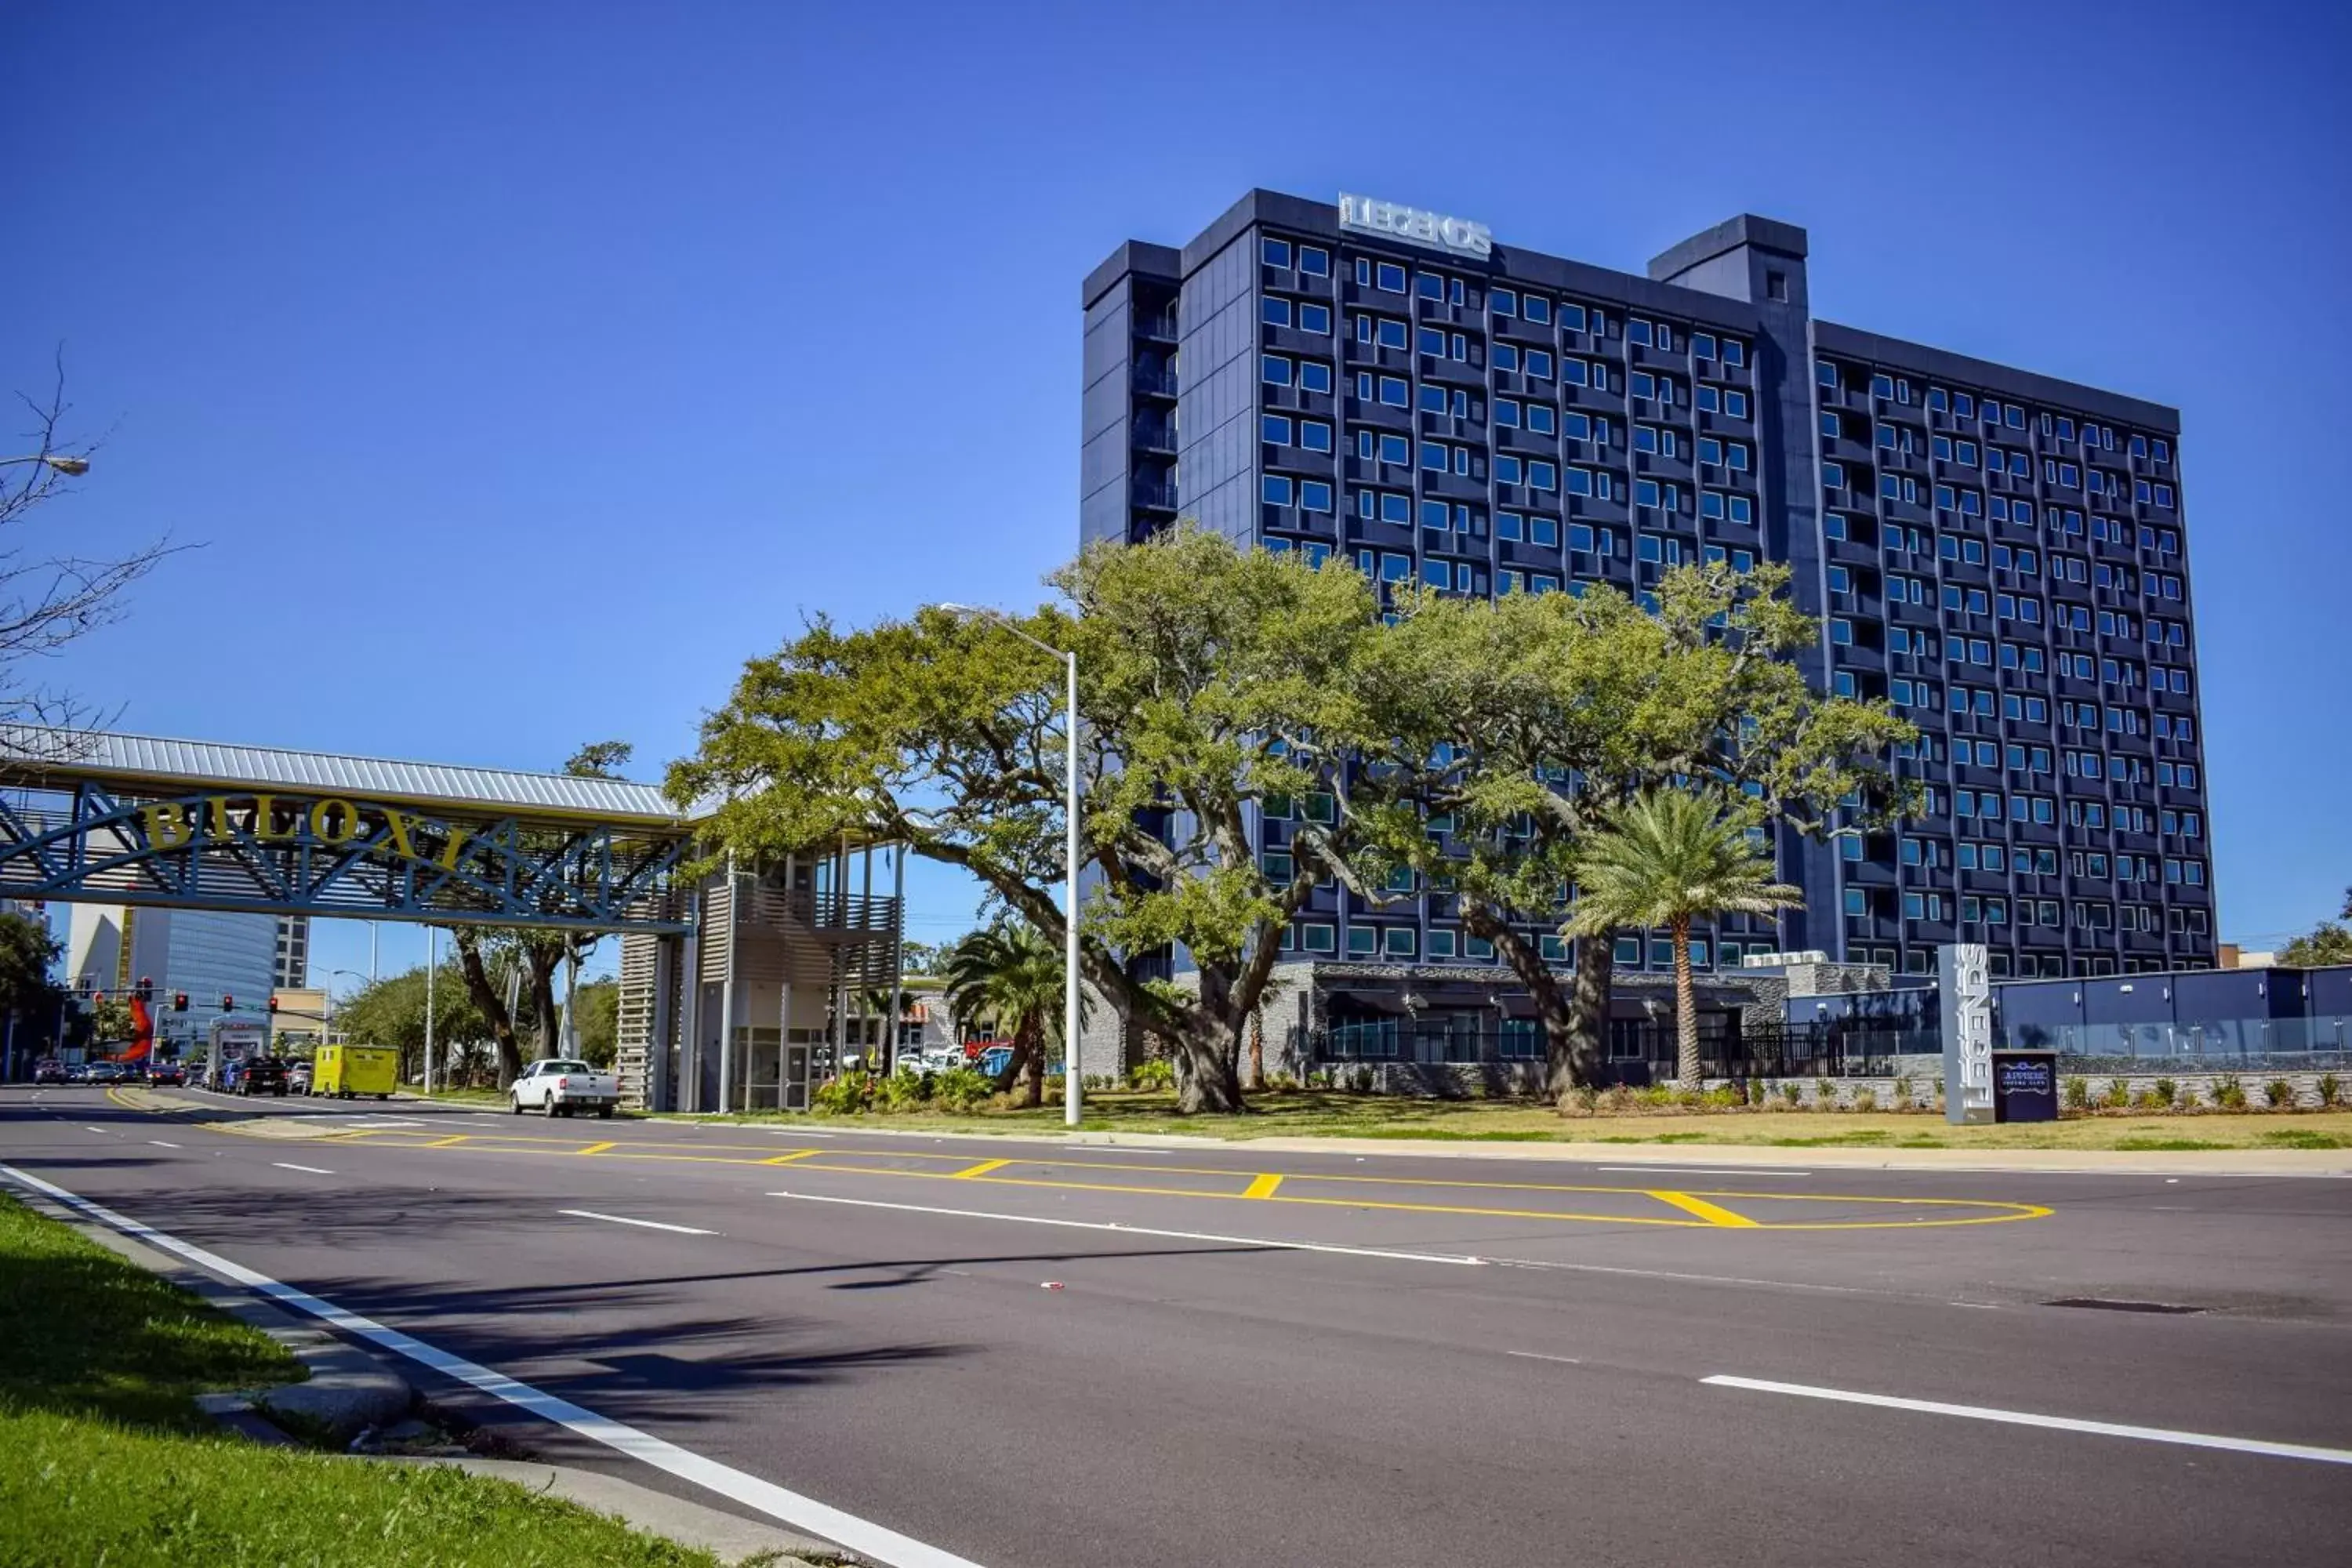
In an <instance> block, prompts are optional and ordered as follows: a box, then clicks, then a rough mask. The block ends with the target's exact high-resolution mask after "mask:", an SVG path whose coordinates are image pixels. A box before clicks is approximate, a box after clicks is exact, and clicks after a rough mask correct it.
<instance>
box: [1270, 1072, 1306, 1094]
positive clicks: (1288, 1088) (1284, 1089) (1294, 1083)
mask: <svg viewBox="0 0 2352 1568" xmlns="http://www.w3.org/2000/svg"><path fill="white" fill-rule="evenodd" d="M1265 1088H1266V1089H1271V1090H1272V1091H1273V1092H1275V1093H1276V1094H1290V1093H1293V1092H1295V1091H1296V1090H1297V1088H1298V1080H1297V1079H1295V1078H1293V1077H1291V1076H1290V1075H1289V1074H1288V1073H1286V1072H1270V1073H1268V1074H1266V1075H1265Z"/></svg>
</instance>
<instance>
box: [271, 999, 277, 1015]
mask: <svg viewBox="0 0 2352 1568" xmlns="http://www.w3.org/2000/svg"><path fill="white" fill-rule="evenodd" d="M269 1010H270V1011H271V1012H273V1013H275V1012H276V1011H278V998H277V997H275V996H272V997H271V998H270V999H269Z"/></svg>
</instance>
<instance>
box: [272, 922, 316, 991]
mask: <svg viewBox="0 0 2352 1568" xmlns="http://www.w3.org/2000/svg"><path fill="white" fill-rule="evenodd" d="M309 985H310V916H309V915H280V916H278V990H280V991H300V990H304V989H307V988H308V987H309Z"/></svg>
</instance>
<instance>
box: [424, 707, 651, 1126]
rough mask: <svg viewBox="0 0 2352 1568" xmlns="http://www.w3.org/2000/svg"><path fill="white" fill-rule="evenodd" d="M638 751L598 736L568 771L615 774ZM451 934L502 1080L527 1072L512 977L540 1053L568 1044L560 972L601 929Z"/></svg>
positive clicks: (458, 929)
mask: <svg viewBox="0 0 2352 1568" xmlns="http://www.w3.org/2000/svg"><path fill="white" fill-rule="evenodd" d="M634 751H635V747H633V746H631V745H630V744H629V743H628V742H625V741H592V742H589V743H588V744H586V745H584V746H583V747H581V748H580V749H579V750H578V751H576V752H572V756H571V757H570V759H569V760H567V761H566V762H565V763H564V764H563V771H564V772H565V773H570V774H571V775H572V777H574V778H589V779H610V778H618V777H619V776H620V774H619V773H618V772H617V770H618V769H619V768H620V767H621V766H622V764H624V763H626V762H627V761H628V760H629V757H630V754H631V753H632V752H634ZM449 933H450V939H451V941H452V942H453V944H454V945H455V946H456V948H457V973H458V974H459V975H460V976H462V977H463V979H464V980H465V983H466V994H467V997H468V998H469V999H470V1000H471V1001H472V1003H473V1005H474V1007H475V1010H476V1011H477V1012H478V1013H479V1014H480V1015H481V1017H482V1021H483V1023H484V1025H485V1026H487V1027H488V1031H489V1036H490V1041H491V1044H492V1046H493V1047H495V1048H496V1050H497V1052H498V1060H499V1088H500V1089H505V1088H507V1087H508V1086H509V1085H510V1084H512V1083H513V1082H514V1080H515V1079H517V1078H519V1077H520V1076H521V1074H522V1032H523V1029H524V1028H525V1026H526V1020H525V1018H524V1017H523V1016H520V1009H519V1008H513V1007H509V1006H508V1005H507V992H506V983H507V981H508V980H509V977H510V976H511V977H513V978H514V979H515V981H516V984H517V987H518V989H519V991H520V993H521V996H520V1001H521V1002H523V1003H525V1004H527V1005H528V1006H529V1008H530V1013H529V1026H530V1028H531V1029H532V1032H533V1033H534V1035H535V1036H536V1037H537V1043H538V1048H539V1054H540V1057H541V1059H544V1058H550V1057H552V1056H554V1055H556V1054H557V1053H558V1052H559V1051H561V1050H562V1048H563V1041H562V1030H563V1007H562V1003H561V1002H560V1001H559V1000H558V999H557V997H556V991H555V977H556V973H557V972H558V971H559V970H561V969H562V966H563V965H564V964H565V963H568V962H571V961H573V960H575V959H581V958H585V957H586V956H587V953H588V951H589V949H591V948H593V947H594V946H595V945H596V943H597V942H598V941H599V940H601V933H599V932H596V931H550V930H547V929H545V928H543V927H540V926H488V925H473V924H467V925H453V926H451V927H450V928H449Z"/></svg>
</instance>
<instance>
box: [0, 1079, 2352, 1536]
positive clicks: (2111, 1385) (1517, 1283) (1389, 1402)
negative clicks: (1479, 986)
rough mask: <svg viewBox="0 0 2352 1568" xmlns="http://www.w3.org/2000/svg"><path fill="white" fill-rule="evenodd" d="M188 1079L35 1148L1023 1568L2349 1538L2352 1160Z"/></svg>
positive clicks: (66, 1123) (894, 1521) (85, 1188)
mask: <svg viewBox="0 0 2352 1568" xmlns="http://www.w3.org/2000/svg"><path fill="white" fill-rule="evenodd" d="M164 1093H165V1094H166V1095H167V1096H168V1097H169V1098H171V1099H173V1100H176V1101H177V1102H179V1103H181V1104H184V1105H185V1106H186V1107H188V1108H189V1113H188V1114H186V1115H166V1114H158V1113H154V1112H150V1111H141V1110H132V1109H130V1108H128V1107H126V1106H123V1105H121V1104H119V1103H116V1102H114V1101H112V1100H110V1099H109V1097H108V1096H107V1095H105V1094H104V1093H103V1092H101V1091H99V1090H95V1089H48V1090H46V1091H38V1092H36V1091H32V1090H26V1089H9V1090H0V1163H7V1164H10V1165H14V1166H16V1167H18V1168H19V1169H22V1170H25V1171H27V1172H29V1173H32V1174H35V1175H37V1176H39V1177H41V1178H42V1179H44V1180H46V1181H48V1182H51V1183H54V1184H57V1185H58V1186H61V1187H63V1188H66V1189H68V1191H71V1192H74V1193H77V1194H81V1195H82V1196H84V1197H87V1198H89V1199H92V1200H95V1201H97V1202H100V1203H102V1204H105V1205H109V1206H110V1207H112V1208H115V1209H117V1210H119V1211H121V1212H122V1213H124V1214H126V1215H131V1216H132V1217H134V1218H137V1219H139V1220H141V1221H143V1222H145V1223H147V1224H150V1225H152V1226H157V1227H158V1228H160V1229H163V1230H164V1231H167V1232H169V1233H171V1234H172V1235H174V1236H177V1237H183V1238H184V1239H186V1240H188V1241H191V1242H194V1243H195V1244H197V1245H199V1246H202V1247H206V1248H209V1249H211V1250H212V1251H214V1252H216V1253H219V1254H221V1255H223V1256H225V1257H226V1258H231V1259H234V1260H235V1261H236V1262H238V1263H241V1264H243V1265H245V1266H247V1267H248V1268H254V1269H257V1270H259V1271H261V1272H262V1273H264V1274H267V1275H269V1276H271V1277H273V1278H275V1279H278V1280H282V1281H286V1282H288V1283H290V1284H294V1285H299V1287H301V1288H302V1289H306V1290H309V1291H311V1292H314V1293H315V1294H317V1295H319V1296H320V1297H323V1298H326V1299H328V1300H331V1301H333V1302H335V1303H336V1304H338V1305H340V1306H342V1307H344V1308H347V1309H350V1310H354V1311H358V1312H362V1313H364V1314H366V1315H367V1316H369V1317H372V1318H373V1319H375V1320H377V1321H380V1322H383V1323H386V1324H389V1325H392V1326H394V1327H396V1328H398V1329H401V1330H403V1331H406V1332H408V1333H411V1334H414V1335H415V1336H417V1337H418V1338H420V1339H422V1340H424V1341H425V1342H429V1343H430V1344H432V1345H435V1346H437V1347H440V1348H441V1349H443V1350H446V1351H449V1352H455V1353H456V1354H458V1355H462V1356H465V1357H467V1358H470V1359H471V1360H473V1361H476V1362H478V1363H482V1364H484V1365H487V1366H489V1367H493V1368H496V1369H497V1370H499V1371H500V1372H502V1373H509V1374H510V1375H512V1376H514V1377H516V1378H519V1379H521V1380H523V1381H525V1382H527V1383H529V1384H532V1385H533V1386H535V1387H537V1388H540V1389H542V1390H546V1391H549V1392H551V1393H554V1394H560V1395H561V1396H562V1397H563V1398H566V1399H569V1400H572V1401H573V1402H575V1403H577V1404H579V1405H584V1406H586V1407H588V1408H590V1409H592V1410H594V1411H596V1412H598V1413H600V1414H602V1415H607V1416H611V1417H614V1418H615V1419H618V1420H621V1421H625V1422H627V1423H629V1424H631V1425H632V1426H637V1427H640V1428H642V1429H644V1430H646V1431H647V1432H650V1433H654V1434H656V1435H657V1436H661V1437H663V1438H666V1439H667V1440H668V1441H669V1442H672V1443H675V1444H677V1445H680V1446H682V1447H686V1448H688V1449H690V1450H692V1451H693V1452H695V1453H697V1454H701V1455H705V1456H708V1457H709V1458H713V1459H717V1460H719V1461H721V1462H723V1463H724V1464H727V1465H730V1466H732V1467H735V1468H738V1469H740V1470H743V1471H747V1472H750V1473H751V1474H752V1475H754V1476H757V1477H760V1478H762V1479H767V1480H770V1481H772V1482H775V1483H777V1484H780V1485H782V1486H785V1487H789V1488H791V1489H793V1490H795V1491H796V1492H798V1493H801V1494H803V1495H805V1496H807V1497H809V1498H814V1499H816V1500H821V1501H823V1502H824V1503H826V1504H829V1505H832V1506H834V1507H835V1508H839V1509H843V1510H848V1511H849V1512H850V1513H853V1514H855V1515H857V1516H859V1517H860V1518H862V1519H865V1520H868V1521H877V1522H879V1523H881V1524H883V1525H886V1526H887V1527H889V1528H891V1529H894V1530H897V1531H902V1532H904V1533H906V1534H907V1535H909V1536H912V1537H915V1538H917V1539H918V1540H919V1541H922V1542H929V1543H930V1544H932V1545H934V1546H937V1547H939V1548H940V1549H943V1550H945V1551H949V1552H955V1553H958V1554H961V1556H963V1557H966V1558H969V1559H971V1561H973V1562H975V1563H982V1564H986V1565H988V1568H1101V1565H1104V1564H1122V1565H1124V1564H1134V1565H1139V1568H1142V1565H1160V1564H1166V1565H1171V1568H1173V1565H1179V1564H1181V1565H1185V1568H1194V1565H1202V1564H1350V1565H1356V1564H1364V1565H1370V1564H1391V1563H1392V1564H1414V1565H1426V1564H1433V1563H1465V1564H1466V1563H1475V1564H1487V1563H1492V1564H1516V1563H1660V1564H1673V1565H1676V1568H1683V1565H1690V1564H1706V1563H1742V1564H1789V1565H1790V1568H1797V1565H1805V1568H1811V1565H1817V1564H1826V1563H1870V1564H1881V1563H1898V1562H1899V1563H1904V1564H1905V1565H1906V1568H1924V1565H1927V1564H1937V1563H1971V1564H1973V1563H1993V1562H2000V1563H2197V1564H2222V1563H2249V1564H2252V1563H2260V1564H2267V1565H2273V1568H2277V1565H2283V1564H2295V1563H2314V1564H2321V1563H2324V1564H2328V1565H2330V1568H2334V1565H2336V1564H2340V1563H2345V1562H2347V1561H2352V1464H2347V1463H2345V1462H2340V1461H2343V1460H2352V1184H2348V1183H2347V1182H2344V1181H2340V1180H2331V1179H2314V1178H2299V1177H2259V1178H2258V1177H2245V1178H2230V1177H2204V1176H2186V1177H2179V1178H2167V1177H2163V1176H2149V1175H2104V1174H2101V1175H2074V1174H2067V1175H2058V1174H2006V1173H1934V1174H1921V1173H1885V1172H1833V1171H1827V1170H1822V1171H1811V1172H1807V1171H1804V1170H1802V1169H1797V1170H1788V1169H1782V1170H1776V1171H1772V1172H1770V1173H1766V1172H1762V1171H1746V1172H1740V1171H1735V1170H1733V1169H1732V1168H1731V1167H1729V1166H1718V1165H1715V1164H1712V1163H1710V1162H1709V1161H1708V1160H1707V1158H1706V1152H1705V1151H1702V1150H1694V1151H1692V1155H1693V1158H1692V1159H1691V1161H1690V1163H1689V1165H1688V1166H1687V1167H1684V1168H1674V1169H1669V1168H1664V1167H1659V1166H1654V1165H1649V1164H1643V1165H1641V1166H1638V1167H1631V1168H1626V1169H1612V1168H1611V1167H1610V1166H1609V1165H1608V1164H1607V1163H1605V1162H1594V1163H1589V1164H1588V1163H1564V1162H1559V1161H1542V1162H1536V1161H1525V1162H1522V1161H1516V1160H1483V1159H1482V1160H1476V1161H1470V1160H1446V1159H1442V1158H1427V1157H1420V1158H1415V1157H1382V1156H1373V1157H1369V1158H1363V1159H1359V1158H1356V1157H1354V1156H1349V1155H1336V1156H1335V1155H1307V1154H1280V1155H1274V1154H1267V1153H1263V1152H1261V1153H1257V1154H1253V1153H1251V1152H1249V1151H1248V1150H1247V1149H1246V1148H1245V1147H1244V1148H1236V1149H1233V1150H1230V1151H1228V1150H1215V1151H1194V1150H1185V1151H1182V1152H1171V1151H1160V1150H1129V1149H1102V1148H1087V1149H1072V1150H1068V1151H1066V1152H1065V1151H1060V1150H1055V1149H1050V1148H1046V1147H1042V1146H1040V1145H1037V1144H1034V1143H1013V1142H1006V1141H1003V1140H993V1139H906V1138H885V1137H877V1136H861V1135H858V1134H856V1133H855V1132H851V1131H843V1130H838V1129H835V1128H831V1127H820V1128H816V1129H807V1128H803V1129H798V1130H790V1131H786V1130H778V1131H770V1130H766V1129H761V1130H756V1131H755V1130H752V1129H750V1128H744V1127H719V1126H689V1125H682V1124H662V1123H646V1122H628V1121H611V1122H607V1121H545V1120H541V1119H537V1118H531V1119H523V1120H516V1119H512V1118H509V1117H507V1116H505V1115H503V1114H490V1113H483V1112H468V1111H463V1110H454V1109H451V1108H447V1107H418V1106H415V1105H414V1104H407V1103H401V1102H394V1103H393V1104H391V1105H388V1106H368V1105H361V1106H357V1107H337V1108H333V1109H331V1110H330V1109H326V1108H322V1107H320V1106H318V1105H312V1104H306V1103H304V1102H301V1101H289V1102H285V1103H283V1104H279V1103H277V1102H266V1103H264V1104H263V1105H261V1106H259V1107H252V1106H248V1105H247V1104H245V1103H243V1102H237V1103H235V1104H232V1103H231V1102H227V1101H224V1100H214V1099H211V1098H209V1097H205V1096H200V1095H194V1094H189V1095H177V1094H173V1093H171V1092H170V1091H164ZM247 1119H251V1121H257V1122H259V1123H260V1125H250V1124H245V1125H240V1123H243V1122H246V1121H247ZM272 1133H299V1134H301V1135H300V1136H293V1137H281V1136H266V1135H264V1134H272ZM320 1134H325V1136H320ZM631 1222H635V1223H631ZM656 1227H667V1228H656ZM1269 1243H1272V1244H1279V1245H1267V1244H1269ZM2062 1300H2095V1301H2106V1302H2129V1303H2139V1304H2143V1305H2156V1306H2164V1307H2170V1308H2183V1309H2194V1310H2187V1311H2147V1310H2116V1309H2114V1308H2112V1307H2098V1306H2059V1305H2052V1304H2050V1303H2053V1302H2058V1301H2062ZM1709 1378H1731V1379H1738V1380H1744V1381H1741V1382H1734V1383H1724V1382H1708V1381H1705V1380H1706V1379H1709ZM420 1381H423V1382H426V1383H427V1384H430V1383H431V1381H432V1380H431V1379H429V1378H423V1377H420ZM1757 1384H1770V1385H1776V1386H1771V1387H1759V1386H1756V1385H1757ZM1792 1390H1800V1391H1803V1390H1809V1391H1811V1392H1799V1391H1792ZM1856 1394H1859V1395H1864V1396H1866V1397H1870V1398H1874V1399H1886V1398H1891V1399H1894V1400H1897V1401H1913V1402H1922V1404H1916V1405H1899V1404H1898V1405H1886V1404H1872V1403H1856V1402H1853V1400H1852V1399H1851V1397H1836V1396H1852V1395H1856ZM469 1397H470V1398H471V1399H472V1400H473V1402H474V1405H476V1406H478V1405H481V1404H482V1403H483V1401H482V1399H481V1396H479V1395H470V1396H469ZM1952 1406H1961V1407H1967V1408H1968V1409H1969V1410H1971V1411H1976V1412H1979V1413H1983V1412H1990V1413H1993V1414H1995V1415H2007V1416H2010V1417H2012V1419H1992V1418H1989V1417H1988V1416H1987V1415H1983V1414H1977V1415H1969V1414H1965V1413H1962V1412H1959V1411H1956V1410H1953V1409H1951V1408H1949V1407H1952ZM508 1414H509V1415H511V1414H512V1413H510V1412H509V1413H508ZM2018 1415H2024V1416H2030V1417H2034V1418H2045V1417H2046V1418H2055V1420H2056V1421H2057V1422H2059V1423H2060V1424H2059V1425H2021V1424H2018V1422H2017V1421H2016V1420H2014V1419H2013V1417H2015V1416H2018ZM2095 1424H2116V1425H2121V1426H2130V1427H2139V1428H2154V1429H2159V1430H2160V1431H2162V1432H2166V1433H2170V1434H2173V1436H2171V1437H2168V1438H2162V1439H2148V1438H2144V1437H2132V1436H2119V1435H2116V1434H2113V1433H2110V1432H2105V1431H2100V1430H2096V1429H2095ZM531 1431H532V1432H533V1433H534V1434H535V1435H536V1436H534V1439H533V1440H534V1441H536V1442H537V1443H538V1444H539V1446H540V1447H541V1449H542V1451H544V1452H548V1453H550V1454H551V1457H560V1458H565V1459H568V1460H572V1461H575V1462H585V1463H596V1464H601V1465H603V1466H604V1467H605V1468H613V1469H614V1470H616V1471H619V1470H623V1469H626V1468H628V1465H629V1462H628V1461H627V1460H625V1459H622V1458H618V1457H617V1456H614V1455H613V1454H611V1453H609V1452H604V1451H603V1450H599V1449H596V1448H594V1447H593V1446H592V1445H588V1444H585V1443H583V1442H582V1441H581V1440H580V1439H577V1438H573V1437H572V1436H569V1435H567V1434H562V1433H556V1432H553V1431H552V1430H551V1429H550V1428H545V1427H543V1426H535V1427H533V1428H531ZM2245 1442H2252V1443H2254V1444H2257V1445H2261V1444H2268V1445H2284V1446H2293V1447H2304V1448H2308V1449H2313V1450H2318V1451H2319V1452H2317V1453H2315V1454H2302V1455H2298V1454H2295V1453H2291V1452H2280V1451H2273V1450H2262V1451H2247V1450H2246V1449H2245V1448H2243V1447H2230V1446H2228V1445H2229V1444H2231V1443H2241V1444H2242V1443H2245ZM2331 1454H2333V1455H2334V1456H2335V1458H2330V1455H2331ZM629 1473H631V1474H632V1476H633V1479H639V1480H641V1481H647V1482H648V1483H649V1484H665V1485H667V1486H669V1487H670V1488H671V1489H683V1488H682V1485H681V1484H680V1483H677V1482H674V1481H670V1480H669V1479H667V1478H661V1479H657V1480H656V1479H654V1478H649V1477H647V1476H646V1475H645V1474H643V1473H641V1472H640V1471H636V1470H631V1471H630V1472H629ZM706 1500H707V1499H706Z"/></svg>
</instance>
